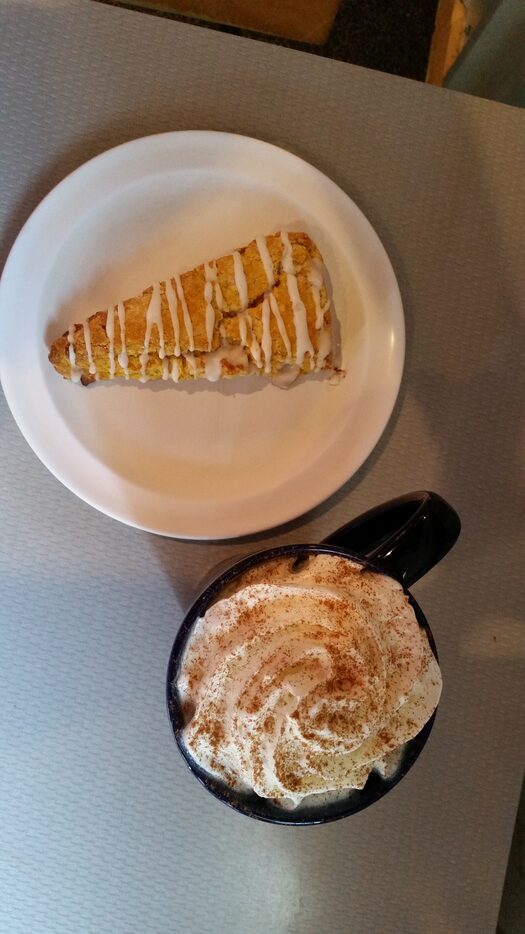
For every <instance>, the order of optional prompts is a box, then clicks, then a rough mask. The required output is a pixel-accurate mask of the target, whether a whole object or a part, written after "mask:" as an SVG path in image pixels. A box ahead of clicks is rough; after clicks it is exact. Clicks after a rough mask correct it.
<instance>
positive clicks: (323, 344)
mask: <svg viewBox="0 0 525 934" xmlns="http://www.w3.org/2000/svg"><path fill="white" fill-rule="evenodd" d="M331 349H332V335H331V333H330V329H329V328H323V330H322V331H321V333H320V334H319V348H318V350H317V357H316V361H315V369H316V370H322V368H323V363H324V362H325V360H326V358H327V356H328V354H329V353H330V351H331Z"/></svg>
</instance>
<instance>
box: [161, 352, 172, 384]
mask: <svg viewBox="0 0 525 934" xmlns="http://www.w3.org/2000/svg"><path fill="white" fill-rule="evenodd" d="M169 375H170V363H169V360H168V358H167V357H164V359H163V361H162V379H168V376H169Z"/></svg>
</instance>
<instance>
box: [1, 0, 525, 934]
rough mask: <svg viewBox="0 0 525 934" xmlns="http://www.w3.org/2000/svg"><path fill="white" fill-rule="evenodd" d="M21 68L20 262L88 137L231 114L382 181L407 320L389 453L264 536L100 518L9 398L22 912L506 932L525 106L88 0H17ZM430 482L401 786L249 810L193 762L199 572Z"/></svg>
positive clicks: (12, 745) (311, 532) (4, 646)
mask: <svg viewBox="0 0 525 934" xmlns="http://www.w3.org/2000/svg"><path fill="white" fill-rule="evenodd" d="M0 71H1V80H0V86H1V88H2V99H3V100H2V112H1V116H0V126H1V133H0V153H1V156H0V160H1V172H2V180H1V191H2V199H1V204H0V217H1V238H2V239H1V250H2V257H3V258H5V255H7V251H8V250H9V248H10V246H11V244H12V241H13V239H14V238H15V236H16V234H17V232H18V230H19V229H20V227H21V225H22V223H23V222H24V220H25V219H26V218H27V216H28V215H29V213H30V212H31V210H32V209H33V208H34V207H35V205H36V204H37V203H38V201H39V200H40V199H41V198H42V196H43V195H44V194H45V193H46V192H47V191H49V190H50V188H51V187H52V186H53V185H55V184H56V183H57V182H58V181H59V180H60V179H61V178H62V177H63V176H64V175H65V174H66V173H67V172H69V171H70V170H72V169H74V168H75V167H77V166H78V165H80V164H81V163H82V162H84V161H85V160H86V159H88V158H89V157H91V156H93V155H95V154H97V153H99V152H101V151H103V150H104V149H106V148H108V147H110V146H113V145H115V144H118V143H121V142H123V141H125V140H129V139H132V138H134V137H137V136H141V135H144V134H147V133H153V132H157V131H163V130H172V129H187V128H200V129H208V128H214V129H221V130H231V131H235V132H240V133H245V134H248V135H253V136H258V137H260V138H262V139H266V140H270V141H272V142H275V143H277V144H279V145H281V146H284V147H286V148H288V149H289V150H291V151H293V152H295V153H297V154H299V155H301V156H303V157H304V158H306V159H307V160H309V161H311V162H312V163H313V164H314V165H316V166H318V167H319V168H320V169H321V170H322V171H324V172H326V173H327V174H328V175H329V176H331V177H332V178H333V179H334V180H335V181H336V182H338V183H339V184H340V185H341V186H342V187H343V188H344V189H345V190H346V191H347V192H348V193H349V194H350V195H351V196H352V197H353V198H354V200H355V201H356V202H357V203H358V204H359V205H360V207H361V208H362V209H363V210H364V211H365V213H366V214H367V215H368V217H369V218H370V220H371V222H372V224H373V225H374V226H375V228H376V230H377V231H378V233H379V235H380V236H381V238H382V239H383V242H384V244H385V246H386V248H387V250H388V252H389V254H390V257H391V259H392V261H393V263H394V266H395V269H396V273H397V275H398V279H399V282H400V286H401V290H402V293H403V297H404V303H405V313H406V322H407V342H408V347H407V363H406V372H405V376H404V380H403V385H402V389H401V393H400V397H399V400H398V403H397V405H396V408H395V411H394V414H393V417H392V419H391V422H390V424H389V426H388V428H387V430H386V432H385V434H384V436H383V438H382V440H381V442H380V443H379V445H378V446H377V448H376V449H375V451H374V452H373V454H372V455H371V456H370V458H369V459H368V461H367V463H366V464H365V465H364V466H363V467H362V468H361V470H360V471H359V472H358V474H357V475H356V476H355V477H354V478H353V479H352V480H351V481H349V482H348V483H347V484H346V486H345V487H344V488H343V489H342V490H341V491H340V492H339V493H338V494H337V495H335V496H334V497H333V498H332V499H331V500H329V501H328V502H327V503H325V504H323V505H322V506H321V507H319V508H318V509H316V510H315V511H314V512H313V513H311V514H309V515H308V516H306V517H303V518H302V519H299V520H297V521H296V522H294V523H293V524H291V525H290V526H288V527H286V528H283V529H279V530H274V531H273V532H271V533H269V534H266V535H263V536H259V537H256V538H255V539H251V540H250V541H248V542H246V541H244V542H241V541H236V542H223V543H221V544H206V543H198V544H192V543H180V542H176V541H172V540H167V539H161V538H156V537H154V536H151V535H148V534H146V533H141V532H139V531H135V530H132V529H129V528H126V527H124V526H121V525H119V524H117V523H116V522H113V521H112V520H110V519H108V518H105V517H104V516H102V515H99V514H98V513H97V512H95V511H94V510H92V509H90V508H89V507H88V506H86V505H84V504H83V503H82V502H80V501H79V500H78V499H76V498H75V497H74V496H73V495H72V494H70V493H69V492H67V491H66V490H65V489H64V488H62V487H61V485H60V484H59V483H58V482H57V481H56V480H55V479H54V478H53V477H52V476H51V475H50V474H49V473H48V472H47V471H46V469H45V468H44V467H43V466H42V465H41V464H40V462H39V461H38V460H37V459H36V457H35V456H34V455H33V454H32V452H31V450H30V449H29V447H28V446H27V444H26V443H25V441H24V439H23V438H22V437H21V435H20V434H19V432H18V429H17V428H16V426H15V424H14V422H13V420H12V418H11V417H10V414H9V412H8V410H7V406H6V405H5V402H4V401H3V399H2V401H1V403H0V406H1V421H0V515H1V526H0V528H1V536H0V672H1V674H0V684H1V704H0V724H1V736H2V738H1V755H0V796H1V804H0V807H1V813H2V818H1V823H0V859H1V861H2V862H1V870H0V890H1V894H0V931H1V932H2V934H4V932H5V934H22V932H24V934H25V932H27V931H31V932H32V934H44V932H45V934H70V932H72V931H75V932H76V934H87V932H97V934H104V932H108V934H110V932H111V934H131V932H133V934H135V932H137V934H139V932H140V934H145V932H148V934H150V932H151V934H153V932H159V934H160V932H165V931H172V930H173V931H177V932H191V934H193V932H195V934H196V932H217V931H221V932H222V931H224V932H228V934H236V932H238V934H241V932H243V934H244V932H248V931H249V932H252V931H253V932H282V934H284V932H297V934H305V932H312V934H313V932H319V931H330V932H336V934H337V932H347V931H352V932H353V934H374V932H378V934H379V932H381V934H383V932H389V934H397V932H399V934H455V932H457V934H470V932H471V934H489V932H491V934H492V932H493V931H494V929H495V925H496V919H497V913H498V906H499V899H500V893H501V887H502V883H503V877H504V872H505V865H506V859H507V854H508V848H509V845H510V839H511V834H512V827H513V822H514V817H515V813H516V805H517V799H518V794H519V788H520V782H521V777H522V764H523V760H522V750H523V738H524V717H523V704H522V700H523V639H522V630H521V629H520V624H519V597H520V596H521V592H522V571H521V569H520V557H521V555H520V534H521V530H522V525H523V514H522V512H521V514H520V509H522V506H523V502H522V500H521V498H520V479H521V477H520V463H521V462H520V444H521V439H520V424H519V418H518V411H517V409H518V405H517V402H518V403H519V400H520V398H521V396H520V393H522V389H523V378H522V355H523V351H522V350H520V346H519V342H520V340H521V338H522V332H521V327H522V323H520V317H519V315H520V310H519V303H520V301H521V300H522V298H523V295H524V293H525V281H524V273H525V264H524V263H523V256H524V253H525V250H524V247H525V244H524V231H523V217H524V212H525V188H524V179H523V172H522V169H523V155H524V143H525V115H524V113H523V112H521V111H517V110H514V109H511V108H509V107H505V106H503V105H497V104H492V103H489V102H487V101H483V100H476V99H473V98H469V97H466V96H463V95H461V94H455V93H453V92H449V91H442V90H439V89H435V88H430V87H426V86H423V85H419V84H416V83H412V82H410V81H406V80H404V79H399V78H393V77H390V76H386V75H382V74H378V73H375V72H370V71H367V70H364V69H360V68H356V67H352V66H349V65H346V64H343V63H339V62H332V61H328V60H324V59H321V58H318V57H314V56H309V55H305V54H302V53H298V52H292V51H289V50H286V49H282V48H278V47H272V46H269V45H267V44H259V43H256V42H254V41H252V40H244V39H238V38H234V37H229V36H225V35H222V34H220V33H218V32H215V31H208V30H205V29H200V28H197V27H190V26H184V25H181V24H177V23H172V22H168V21H165V20H162V19H157V18H154V17H150V16H146V15H144V14H141V13H138V12H129V11H126V10H118V9H115V8H112V7H107V6H102V5H99V4H96V3H88V2H87V0H67V2H66V0H45V2H44V0H39V2H38V0H34V2H29V0H3V2H2V3H1V5H0ZM20 319H21V326H23V309H20ZM422 487H428V488H435V489H437V490H438V491H439V492H441V493H442V494H443V495H444V496H445V497H447V498H448V499H450V501H451V502H452V503H453V504H454V505H455V506H456V507H457V509H458V510H459V512H460V514H461V517H462V520H463V535H462V538H461V540H460V543H459V544H458V546H457V548H456V549H455V550H454V552H453V553H452V554H451V555H450V556H449V557H448V558H447V559H446V560H445V561H444V562H443V563H442V564H441V565H440V566H439V567H438V568H436V569H435V570H434V571H433V572H431V573H430V574H429V575H428V576H427V577H426V578H425V579H424V580H423V581H421V582H420V583H419V584H418V585H417V586H416V587H415V593H416V595H417V597H418V598H419V600H420V602H421V604H422V605H423V606H424V608H425V610H426V611H427V614H428V616H429V618H430V620H431V623H432V626H433V629H434V633H435V635H436V638H437V641H438V645H439V648H440V654H441V661H442V668H443V674H444V681H445V689H444V696H443V701H442V704H441V708H440V714H439V717H438V719H437V721H436V726H435V729H434V731H433V735H432V737H431V741H430V743H429V745H428V746H427V748H426V750H425V753H424V755H423V756H422V757H421V759H420V760H419V762H418V764H417V765H416V766H415V768H414V769H413V771H412V772H411V774H410V775H409V776H408V777H407V778H406V779H405V781H403V782H402V783H401V785H400V786H398V788H397V789H396V790H395V791H394V792H393V793H392V794H391V795H389V796H388V797H387V798H386V799H384V800H383V801H381V802H380V803H378V804H377V805H375V806H374V807H373V808H371V809H369V810H368V811H365V812H363V813H361V814H359V815H357V816H355V817H353V818H350V819H348V820H346V821H342V822H339V823H336V824H332V825H329V826H326V827H324V828H315V829H298V830H293V829H286V828H274V827H271V826H266V825H263V824H258V823H256V822H253V821H250V820H248V819H246V818H243V817H241V816H239V815H236V814H234V813H233V812H229V811H228V809H226V808H224V807H223V806H221V805H219V804H218V803H217V802H216V801H215V800H213V799H212V798H211V797H210V796H208V795H206V793H205V792H204V791H203V790H202V789H201V788H200V787H199V786H198V784H197V783H196V782H195V781H193V780H192V779H191V776H190V775H189V774H187V772H186V769H185V767H184V766H183V764H182V762H181V760H180V758H179V757H178V755H177V754H176V750H175V748H174V744H173V742H172V739H171V735H170V728H169V725H168V721H167V718H166V713H165V706H164V675H165V666H166V661H167V657H168V653H169V650H170V646H171V642H172V640H173V637H174V634H175V632H176V630H177V627H178V625H179V622H180V620H181V614H182V611H183V608H184V607H185V606H187V604H188V602H189V601H190V600H191V598H192V595H193V594H194V592H195V590H196V588H197V587H198V584H199V581H200V579H201V578H202V576H203V575H204V574H205V573H206V572H207V571H208V570H209V569H210V568H211V567H213V565H214V564H216V563H217V562H218V561H220V560H221V559H223V558H225V557H228V556H231V555H235V554H241V553H243V552H244V551H246V550H247V549H250V548H251V549H253V547H254V542H255V543H256V544H259V543H261V542H262V543H265V544H266V543H270V542H277V541H279V542H282V541H292V540H293V539H296V540H302V541H307V540H318V539H319V538H320V537H321V536H324V535H325V534H327V533H328V532H329V531H330V530H332V529H333V528H335V527H336V526H337V525H338V524H341V523H342V522H343V521H345V520H347V519H348V518H350V517H351V516H352V515H354V514H356V513H358V512H359V511H361V510H362V509H364V508H366V507H369V506H371V505H372V504H374V503H376V502H379V501H381V500H384V499H387V498H389V497H391V496H393V495H397V494H399V493H401V492H404V491H407V490H410V489H417V488H422Z"/></svg>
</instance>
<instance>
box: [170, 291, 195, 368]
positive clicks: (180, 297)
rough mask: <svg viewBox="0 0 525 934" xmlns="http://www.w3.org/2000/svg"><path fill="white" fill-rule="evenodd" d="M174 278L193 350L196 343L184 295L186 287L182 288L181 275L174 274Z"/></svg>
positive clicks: (189, 343) (190, 345)
mask: <svg viewBox="0 0 525 934" xmlns="http://www.w3.org/2000/svg"><path fill="white" fill-rule="evenodd" d="M173 278H174V279H175V287H176V289H177V295H178V298H179V302H180V303H181V305H182V317H183V318H184V327H185V328H186V333H187V335H188V348H189V349H190V350H191V351H193V350H195V344H194V342H193V327H192V324H191V318H190V313H189V311H188V306H187V304H186V299H185V297H184V289H183V288H182V282H181V281H180V276H174V277H173Z"/></svg>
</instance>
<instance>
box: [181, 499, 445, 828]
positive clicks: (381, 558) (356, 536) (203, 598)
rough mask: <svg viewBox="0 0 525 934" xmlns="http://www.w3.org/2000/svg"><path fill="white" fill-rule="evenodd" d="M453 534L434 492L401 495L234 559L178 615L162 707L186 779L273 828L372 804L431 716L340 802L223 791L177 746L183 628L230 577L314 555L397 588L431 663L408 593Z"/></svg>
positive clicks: (425, 732) (414, 753) (419, 614)
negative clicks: (307, 535)
mask: <svg viewBox="0 0 525 934" xmlns="http://www.w3.org/2000/svg"><path fill="white" fill-rule="evenodd" d="M460 528H461V525H460V520H459V516H458V514H457V513H456V511H455V510H454V509H453V508H452V507H451V506H449V504H448V503H446V502H445V500H444V499H442V498H441V496H438V494H437V493H431V492H428V491H420V492H416V493H408V494H406V495H405V496H400V497H398V498H397V499H393V500H389V502H387V503H383V504H382V505H381V506H376V507H375V508H374V509H371V510H369V511H368V512H365V513H363V514H362V515H360V516H358V517H357V518H356V519H353V520H352V521H351V522H349V523H347V525H344V526H342V528H340V529H338V530H337V531H336V532H334V533H333V534H332V535H329V536H328V538H325V539H324V541H323V542H321V544H319V545H303V544H301V545H280V546H277V547H275V548H269V549H267V550H265V551H259V552H256V553H255V554H251V555H248V556H247V557H245V558H241V559H240V560H239V561H236V562H235V564H234V565H233V566H230V567H229V568H228V569H227V570H226V571H223V572H222V573H221V574H219V576H217V577H216V578H215V579H214V580H213V582H212V583H211V584H209V586H207V587H206V589H205V590H204V591H203V592H202V593H201V595H200V596H199V597H198V599H197V600H196V601H195V603H194V604H193V606H192V607H191V609H190V610H189V611H188V613H187V614H186V616H185V618H184V621H183V623H182V625H181V627H180V629H179V632H178V634H177V637H176V639H175V642H174V645H173V648H172V651H171V655H170V660H169V665H168V675H167V703H168V713H169V717H170V720H171V725H172V728H173V733H174V736H175V740H176V742H177V746H178V748H179V750H180V752H181V753H182V756H183V757H184V759H185V761H186V763H187V765H188V767H189V768H190V770H191V771H192V773H193V774H194V775H195V776H196V777H197V778H198V779H199V781H200V782H201V784H202V785H204V787H205V788H206V789H207V790H208V791H209V792H211V794H213V795H214V796H215V797H216V798H218V799H219V800H220V801H223V802H224V803H226V804H228V805H229V806H230V807H232V808H234V809H235V810H237V811H239V812H241V813H242V814H246V815H248V816H249V817H254V818H256V819H258V820H263V821H268V822H270V823H274V824H288V825H292V826H304V825H310V824H324V823H327V822H328V821H333V820H338V819H339V818H341V817H347V816H349V815H350V814H355V813H357V811H361V810H363V808H366V807H369V805H370V804H373V803H374V802H375V801H378V800H379V798H382V797H383V795H385V794H386V793H387V792H388V791H391V789H392V788H394V786H395V785H397V783H398V782H399V781H400V780H401V779H402V778H403V777H404V776H405V775H406V774H407V772H408V770H409V769H410V768H411V767H412V765H413V764H414V762H415V761H416V759H417V757H418V756H419V754H420V753H421V751H422V749H423V746H424V745H425V743H426V741H427V739H428V737H429V735H430V732H431V730H432V726H433V724H434V719H435V716H436V712H434V713H433V715H432V717H431V718H430V720H428V722H427V723H426V724H425V726H424V727H423V729H422V730H421V731H420V732H419V733H418V734H417V736H415V737H414V738H413V739H411V740H409V741H408V742H407V743H406V744H405V746H404V747H403V752H402V758H401V761H400V763H399V765H398V767H397V769H396V771H395V773H394V774H393V775H392V776H391V777H388V778H383V777H381V775H380V774H379V773H378V772H376V771H375V770H373V771H372V772H371V773H370V776H369V777H368V780H367V782H366V785H365V786H364V788H363V789H361V790H355V791H354V790H353V791H350V792H349V793H348V795H347V796H345V797H343V798H338V799H337V800H332V801H329V803H326V804H324V803H323V804H315V803H313V804H312V803H309V802H308V800H307V801H306V802H305V803H304V804H301V805H299V806H298V807H297V808H295V809H294V810H285V809H283V808H282V807H279V805H277V804H276V803H275V802H273V801H272V800H270V799H266V798H261V797H260V796H259V795H257V794H255V792H241V791H236V790H234V789H231V788H229V787H228V786H226V785H225V784H224V783H223V782H221V781H220V780H219V779H218V778H215V777H214V776H212V775H210V774H208V773H207V772H205V771H204V769H202V768H201V767H200V766H199V765H198V764H197V763H196V762H195V761H194V760H193V759H192V757H191V755H190V753H189V752H188V750H187V749H186V747H185V745H184V743H183V741H182V732H183V729H184V726H185V723H184V717H183V712H182V709H181V704H180V699H179V695H178V691H177V678H178V672H179V667H180V663H181V659H182V656H183V654H184V649H185V646H186V642H187V640H188V638H189V635H190V632H191V629H192V627H193V625H194V623H195V622H196V620H197V619H199V618H201V617H203V616H204V614H205V613H206V611H207V609H208V607H210V606H211V605H212V604H213V603H214V602H215V601H216V600H217V599H219V598H220V596H221V594H222V592H223V591H224V590H225V589H226V588H231V587H232V585H234V584H235V580H236V579H237V578H239V577H240V576H241V575H243V574H244V573H245V572H246V571H248V570H250V569H251V568H253V567H254V566H255V565H257V564H260V563H262V562H265V561H268V560H271V559H274V558H284V557H288V556H289V557H290V558H291V559H300V558H302V557H303V556H309V555H316V554H328V555H336V556H338V557H342V558H349V559H351V560H352V561H355V562H357V563H358V564H361V565H362V566H363V567H365V568H366V569H368V570H371V571H375V572H379V573H381V574H386V575H388V576H389V577H392V578H394V580H396V581H398V582H399V583H400V584H401V585H402V587H403V589H404V591H405V593H406V594H407V596H408V599H409V602H410V604H411V606H412V608H413V610H414V612H415V615H416V618H417V620H418V623H419V625H420V626H421V627H422V628H423V629H424V630H425V632H426V634H427V636H428V640H429V642H430V646H431V648H432V651H433V653H434V655H435V656H436V659H437V650H436V645H435V642H434V637H433V635H432V632H431V629H430V626H429V624H428V622H427V620H426V618H425V616H424V614H423V611H422V610H421V608H420V606H419V605H418V604H417V603H416V601H415V600H414V598H413V597H412V595H411V594H410V593H409V591H408V588H409V587H410V586H411V585H412V584H414V583H415V582H416V581H418V580H419V579H420V578H421V577H423V575H424V574H426V573H427V571H430V569H431V568H432V567H434V565H435V564H437V563H438V561H440V560H441V559H442V558H443V557H444V556H445V555H446V554H447V552H448V551H449V550H450V549H451V548H452V546H453V545H454V543H455V542H456V540H457V538H458V536H459V532H460Z"/></svg>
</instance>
